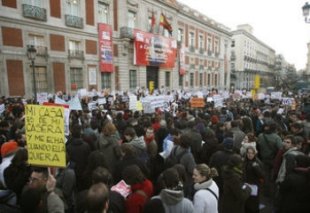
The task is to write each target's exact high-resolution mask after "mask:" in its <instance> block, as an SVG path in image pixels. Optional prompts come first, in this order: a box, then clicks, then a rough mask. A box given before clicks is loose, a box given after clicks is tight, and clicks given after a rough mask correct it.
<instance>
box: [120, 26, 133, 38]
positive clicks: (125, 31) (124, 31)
mask: <svg viewBox="0 0 310 213" xmlns="http://www.w3.org/2000/svg"><path fill="white" fill-rule="evenodd" d="M120 37H121V38H128V39H134V35H133V28H130V27H121V30H120Z"/></svg>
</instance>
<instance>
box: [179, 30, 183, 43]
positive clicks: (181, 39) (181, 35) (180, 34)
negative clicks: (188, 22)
mask: <svg viewBox="0 0 310 213" xmlns="http://www.w3.org/2000/svg"><path fill="white" fill-rule="evenodd" d="M183 36H184V35H183V29H180V28H179V29H178V41H179V42H182V41H183Z"/></svg>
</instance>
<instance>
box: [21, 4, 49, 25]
mask: <svg viewBox="0 0 310 213" xmlns="http://www.w3.org/2000/svg"><path fill="white" fill-rule="evenodd" d="M23 16H24V17H25V18H31V19H35V20H39V21H46V20H47V18H46V9H44V8H41V7H37V6H33V5H29V4H23Z"/></svg>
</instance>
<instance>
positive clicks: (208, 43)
mask: <svg viewBox="0 0 310 213" xmlns="http://www.w3.org/2000/svg"><path fill="white" fill-rule="evenodd" d="M207 45H208V51H212V37H211V36H208V39H207Z"/></svg>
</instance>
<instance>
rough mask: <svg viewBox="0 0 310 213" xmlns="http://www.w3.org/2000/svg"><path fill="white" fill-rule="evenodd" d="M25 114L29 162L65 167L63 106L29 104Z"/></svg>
mask: <svg viewBox="0 0 310 213" xmlns="http://www.w3.org/2000/svg"><path fill="white" fill-rule="evenodd" d="M25 114H26V116H25V127H26V140H27V149H28V162H29V164H31V165H39V166H50V167H65V166H66V152H65V133H64V109H63V107H54V106H53V107H52V106H39V105H28V104H27V105H26V109H25Z"/></svg>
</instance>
